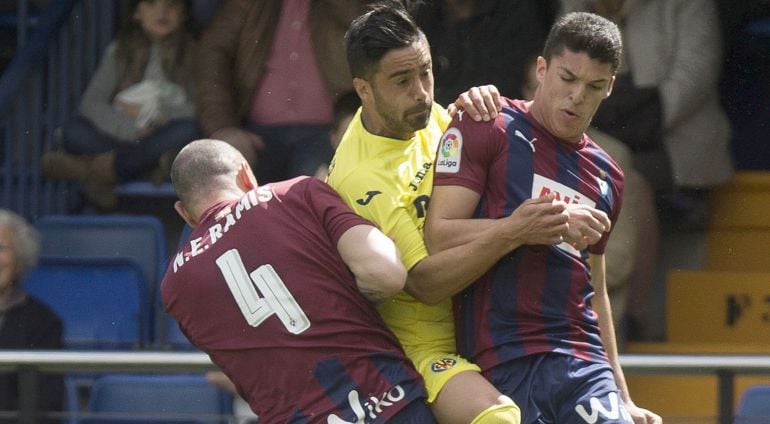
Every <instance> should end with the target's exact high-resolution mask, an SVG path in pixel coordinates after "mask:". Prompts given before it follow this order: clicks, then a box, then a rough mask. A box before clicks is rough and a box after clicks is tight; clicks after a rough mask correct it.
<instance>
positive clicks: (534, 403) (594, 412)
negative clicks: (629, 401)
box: [484, 353, 633, 424]
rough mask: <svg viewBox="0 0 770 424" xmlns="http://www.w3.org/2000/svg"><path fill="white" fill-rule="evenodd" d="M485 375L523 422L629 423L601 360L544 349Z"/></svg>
mask: <svg viewBox="0 0 770 424" xmlns="http://www.w3.org/2000/svg"><path fill="white" fill-rule="evenodd" d="M484 375H485V376H486V377H487V378H489V379H490V380H491V381H492V384H494V385H495V387H497V389H498V390H500V392H502V393H503V394H505V395H508V396H509V397H511V399H513V401H514V402H516V404H517V405H519V408H521V423H522V424H535V423H537V424H550V423H559V424H633V420H632V419H631V416H630V415H629V414H628V412H626V409H625V407H624V406H623V401H622V400H621V399H620V395H619V394H618V388H617V386H616V385H615V377H614V374H613V373H612V368H611V367H610V365H609V364H606V363H601V364H597V363H593V362H587V361H583V360H581V359H578V358H575V357H572V356H567V355H562V354H558V353H544V354H536V355H531V356H526V357H523V358H519V359H516V360H513V361H510V362H507V363H505V364H501V365H498V366H497V367H495V368H493V369H491V370H488V371H486V372H485V373H484Z"/></svg>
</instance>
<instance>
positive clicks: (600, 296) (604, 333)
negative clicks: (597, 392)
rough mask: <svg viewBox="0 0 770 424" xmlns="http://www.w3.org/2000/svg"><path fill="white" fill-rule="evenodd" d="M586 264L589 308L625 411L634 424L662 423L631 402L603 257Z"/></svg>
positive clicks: (653, 414)
mask: <svg viewBox="0 0 770 424" xmlns="http://www.w3.org/2000/svg"><path fill="white" fill-rule="evenodd" d="M588 263H589V265H590V266H591V284H592V285H593V287H594V297H593V299H592V300H591V306H592V307H593V309H594V311H596V315H597V317H598V320H599V331H600V333H601V338H602V344H603V345H604V350H605V351H606V352H607V358H608V359H609V362H610V366H612V371H613V373H614V374H615V384H616V385H617V386H618V390H620V396H621V398H622V399H623V403H624V404H625V406H626V410H627V411H628V413H629V414H631V416H632V417H633V419H634V423H637V424H643V423H647V424H652V423H660V422H662V421H661V418H660V416H658V415H657V414H655V413H653V412H651V411H648V410H646V409H644V408H640V407H638V406H636V404H634V401H633V400H631V395H630V394H629V392H628V385H627V384H626V377H625V375H624V374H623V369H622V368H621V366H620V360H619V359H618V347H617V340H616V338H615V325H614V324H613V322H612V307H611V306H610V298H609V295H608V294H607V281H606V268H605V258H604V255H603V254H602V255H596V254H590V255H589V256H588Z"/></svg>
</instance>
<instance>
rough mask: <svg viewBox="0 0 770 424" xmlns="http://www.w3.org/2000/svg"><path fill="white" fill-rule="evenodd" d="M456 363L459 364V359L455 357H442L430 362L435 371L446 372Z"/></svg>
mask: <svg viewBox="0 0 770 424" xmlns="http://www.w3.org/2000/svg"><path fill="white" fill-rule="evenodd" d="M455 364H457V360H455V359H454V358H441V359H437V360H435V361H433V363H432V364H430V369H431V371H433V372H444V371H446V370H449V369H452V368H454V366H455Z"/></svg>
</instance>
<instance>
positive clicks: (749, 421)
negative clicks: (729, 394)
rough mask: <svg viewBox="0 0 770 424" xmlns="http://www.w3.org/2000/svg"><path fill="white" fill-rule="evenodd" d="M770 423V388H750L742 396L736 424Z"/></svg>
mask: <svg viewBox="0 0 770 424" xmlns="http://www.w3.org/2000/svg"><path fill="white" fill-rule="evenodd" d="M768 422H770V386H753V387H749V388H748V389H747V390H746V391H745V392H744V393H743V396H741V402H740V404H739V405H738V411H737V415H736V417H735V421H734V424H760V423H768Z"/></svg>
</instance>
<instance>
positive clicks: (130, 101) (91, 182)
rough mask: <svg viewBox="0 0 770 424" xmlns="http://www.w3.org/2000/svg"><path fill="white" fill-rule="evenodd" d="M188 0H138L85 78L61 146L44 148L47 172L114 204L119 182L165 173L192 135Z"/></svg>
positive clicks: (97, 201) (105, 204)
mask: <svg viewBox="0 0 770 424" xmlns="http://www.w3.org/2000/svg"><path fill="white" fill-rule="evenodd" d="M194 26H195V23H194V20H193V18H192V16H191V1H190V0H139V1H133V2H132V4H131V14H130V18H129V19H128V20H127V21H126V23H125V24H124V26H123V28H121V30H120V32H119V33H118V35H117V37H116V39H115V40H114V41H113V43H112V44H111V45H110V46H109V47H108V48H107V50H106V52H105V54H104V57H103V58H102V61H101V63H100V65H99V67H98V69H97V70H96V73H95V74H94V76H93V77H92V79H91V81H90V82H89V84H88V87H87V89H86V91H85V93H84V94H83V99H82V101H81V104H80V111H79V115H78V116H77V117H76V118H75V119H74V120H73V121H72V122H70V123H69V124H67V125H65V126H64V128H63V134H62V136H63V137H62V139H61V146H60V147H61V148H62V149H63V151H52V152H48V153H46V154H45V155H43V160H42V164H43V173H44V175H46V176H47V177H48V178H56V179H69V180H75V181H78V182H80V183H81V184H82V188H83V193H84V195H85V197H86V199H87V200H89V201H90V202H91V203H93V204H94V205H96V206H98V207H100V208H102V209H112V208H114V207H115V206H116V199H115V196H114V194H113V189H114V186H115V184H117V183H118V182H123V181H129V180H134V179H137V178H141V177H143V176H145V175H146V174H147V173H148V172H149V171H152V170H153V169H158V165H159V164H161V165H163V164H166V166H165V167H163V166H161V167H160V170H159V171H158V172H157V173H156V174H157V175H155V176H153V177H152V180H153V181H154V182H157V183H160V182H162V181H164V180H166V179H167V177H168V167H169V166H170V163H171V159H173V156H174V155H175V154H176V152H177V151H179V150H180V149H181V148H182V147H184V146H185V145H186V144H187V143H189V142H190V141H192V140H194V139H196V138H198V135H199V129H198V124H197V121H196V120H195V104H194V102H193V98H194V93H193V91H192V90H193V80H192V71H193V65H192V63H193V62H192V60H193V53H194V50H195V31H194Z"/></svg>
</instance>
